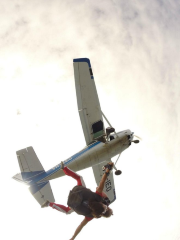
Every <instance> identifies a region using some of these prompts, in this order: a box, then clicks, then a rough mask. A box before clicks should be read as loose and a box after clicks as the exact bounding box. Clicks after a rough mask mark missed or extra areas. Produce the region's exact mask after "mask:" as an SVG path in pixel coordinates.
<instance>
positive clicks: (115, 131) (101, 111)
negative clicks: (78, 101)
mask: <svg viewBox="0 0 180 240" xmlns="http://www.w3.org/2000/svg"><path fill="white" fill-rule="evenodd" d="M97 108H98V109H99V110H100V111H101V113H102V115H103V117H104V119H105V120H106V122H107V123H108V124H109V126H110V127H111V128H112V125H111V124H110V122H109V121H108V119H107V117H106V116H105V115H104V113H103V111H102V110H101V108H99V107H97ZM114 133H115V134H116V137H117V138H118V135H117V133H116V131H115V130H114Z"/></svg>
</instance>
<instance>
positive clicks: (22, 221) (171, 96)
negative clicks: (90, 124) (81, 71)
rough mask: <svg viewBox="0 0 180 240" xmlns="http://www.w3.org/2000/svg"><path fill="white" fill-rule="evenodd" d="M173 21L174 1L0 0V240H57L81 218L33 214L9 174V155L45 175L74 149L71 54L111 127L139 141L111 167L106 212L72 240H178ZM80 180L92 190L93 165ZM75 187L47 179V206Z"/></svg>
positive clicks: (179, 14)
mask: <svg viewBox="0 0 180 240" xmlns="http://www.w3.org/2000/svg"><path fill="white" fill-rule="evenodd" d="M179 22H180V2H179V1H177V0H164V1H163V0H151V1H149V0H133V1H132V0H126V1H123V0H112V1H107V0H101V1H90V0H87V1H84V0H76V1H72V0H66V1H62V0H59V1H57V0H51V1H47V0H39V1H35V0H32V1H26V0H23V1H22V0H6V1H3V0H1V1H0V111H1V114H0V116H1V121H0V122H1V124H0V132H1V135H0V139H1V166H2V170H3V171H1V191H2V192H3V195H2V196H1V200H0V201H1V208H2V209H1V219H2V220H3V225H2V227H3V228H2V230H1V232H0V236H1V238H2V237H3V239H10V238H11V239H12V238H14V239H19V240H21V239H24V238H26V239H27V240H29V239H39V238H43V239H45V240H46V239H50V238H51V239H62V240H66V239H70V238H71V237H72V235H73V234H74V231H75V229H76V228H77V226H78V225H79V224H80V222H81V221H82V220H83V217H82V216H78V215H77V214H75V213H72V214H71V215H64V214H62V213H60V212H58V211H56V210H53V209H51V208H46V209H41V208H40V206H39V204H38V203H37V202H36V201H35V200H34V198H33V197H32V196H31V194H30V193H29V190H28V189H27V187H26V186H25V185H22V184H20V183H18V182H16V181H14V180H13V179H12V176H13V175H15V174H16V173H18V172H20V169H19V165H18V161H17V158H16V151H17V150H20V149H23V148H26V147H28V146H32V147H33V148H34V149H35V152H36V154H37V156H38V158H39V159H40V161H41V163H42V165H43V166H44V168H45V170H49V169H50V168H51V167H53V166H55V165H57V164H58V163H60V162H61V161H62V160H65V159H67V158H68V157H69V156H71V155H73V154H75V153H76V152H78V151H80V150H81V149H82V148H83V147H84V146H85V140H84V136H83V132H82V128H81V123H80V119H79V116H78V111H77V102H76V93H75V85H74V73H73V59H74V58H82V57H87V58H89V59H90V61H91V65H92V69H93V73H94V78H95V83H96V87H97V91H98V95H99V99H100V104H101V108H102V110H103V112H104V113H105V115H106V116H107V117H108V119H109V121H110V123H111V124H112V125H113V127H115V129H116V131H122V130H125V129H130V130H131V131H133V132H135V134H136V135H138V136H140V137H141V138H142V141H141V142H140V143H139V144H136V145H135V144H132V145H131V146H130V148H129V149H127V150H125V151H124V152H123V153H122V155H121V157H120V159H119V161H118V163H117V168H118V169H120V170H122V175H120V176H114V181H115V187H116V195H117V199H116V201H115V202H114V203H113V204H112V209H113V212H114V216H112V217H111V218H110V219H95V220H92V221H91V222H89V223H88V225H87V226H85V228H84V229H83V230H82V232H81V233H80V234H79V235H78V236H77V238H76V239H79V240H81V239H92V238H100V237H101V238H103V239H109V238H111V239H121V240H130V239H138V240H144V239H147V240H149V239H151V240H152V239H153V240H162V239H163V240H170V239H171V240H180V228H179V226H180V204H179V203H180V177H179V172H180V150H179V144H180V134H179V132H180V70H179V63H180V54H179V49H180V24H179ZM113 161H116V158H114V159H113ZM79 174H81V175H82V176H83V178H84V181H85V183H86V186H88V187H89V188H90V189H91V190H94V189H95V188H96V183H95V180H94V177H93V172H92V169H86V170H83V171H80V172H79ZM74 184H75V182H74V181H73V180H72V179H69V178H68V177H64V178H59V179H56V180H52V181H51V186H52V190H53V193H54V196H55V199H56V203H60V204H64V205H66V202H67V196H68V193H69V190H70V189H71V188H73V187H74Z"/></svg>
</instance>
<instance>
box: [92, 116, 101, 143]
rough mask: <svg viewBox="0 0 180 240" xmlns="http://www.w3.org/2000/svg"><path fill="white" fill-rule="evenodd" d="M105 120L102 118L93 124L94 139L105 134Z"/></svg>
mask: <svg viewBox="0 0 180 240" xmlns="http://www.w3.org/2000/svg"><path fill="white" fill-rule="evenodd" d="M103 129H104V126H103V122H102V121H101V120H100V121H98V122H95V123H93V124H92V131H93V137H94V139H96V138H98V137H101V136H102V135H103Z"/></svg>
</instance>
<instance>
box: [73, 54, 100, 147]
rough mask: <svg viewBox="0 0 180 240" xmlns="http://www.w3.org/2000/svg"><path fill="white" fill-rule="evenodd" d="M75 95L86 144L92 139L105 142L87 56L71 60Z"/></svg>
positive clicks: (96, 95)
mask: <svg viewBox="0 0 180 240" xmlns="http://www.w3.org/2000/svg"><path fill="white" fill-rule="evenodd" d="M73 66H74V76H75V86H76V96H77V103H78V110H79V115H80V119H81V124H82V128H83V132H84V137H85V141H86V144H87V145H89V144H90V143H92V142H93V141H94V140H98V141H102V142H105V139H104V135H105V130H104V123H103V118H102V113H101V110H100V109H101V108H100V103H99V98H98V94H97V91H96V86H95V82H94V77H93V73H92V68H91V63H90V60H89V59H88V58H79V59H74V60H73Z"/></svg>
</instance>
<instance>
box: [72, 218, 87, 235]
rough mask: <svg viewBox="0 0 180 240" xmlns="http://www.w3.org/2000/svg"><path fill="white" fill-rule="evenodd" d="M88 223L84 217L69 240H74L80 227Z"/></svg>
mask: <svg viewBox="0 0 180 240" xmlns="http://www.w3.org/2000/svg"><path fill="white" fill-rule="evenodd" d="M87 223H88V220H87V219H86V218H84V220H83V221H82V222H81V224H80V225H79V226H78V227H77V229H76V231H75V233H74V235H73V237H72V238H71V239H70V240H74V239H75V237H76V236H77V235H78V234H79V233H80V231H81V230H82V228H83V227H84V226H85V225H86V224H87Z"/></svg>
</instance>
